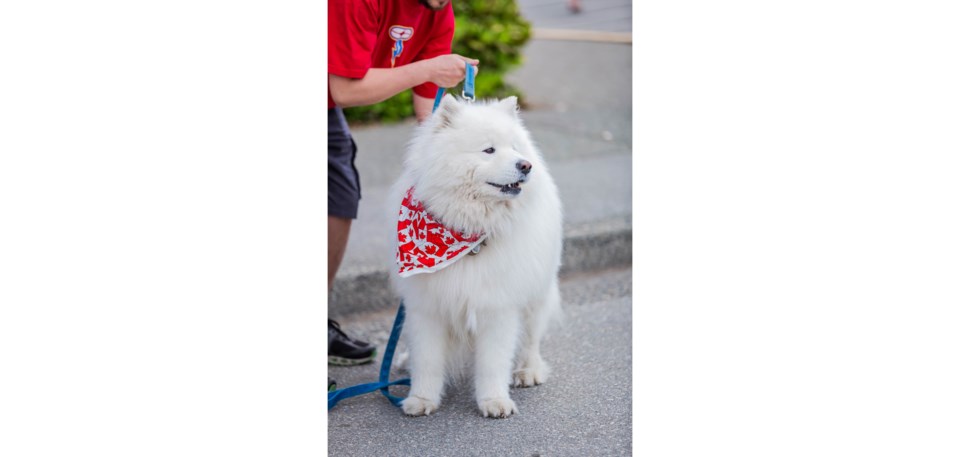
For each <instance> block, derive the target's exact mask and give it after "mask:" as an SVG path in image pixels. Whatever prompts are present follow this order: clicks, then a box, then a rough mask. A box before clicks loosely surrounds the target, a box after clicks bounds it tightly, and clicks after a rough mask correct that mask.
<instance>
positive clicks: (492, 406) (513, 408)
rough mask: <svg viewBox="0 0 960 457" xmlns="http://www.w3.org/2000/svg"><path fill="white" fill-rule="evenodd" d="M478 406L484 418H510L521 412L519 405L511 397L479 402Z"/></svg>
mask: <svg viewBox="0 0 960 457" xmlns="http://www.w3.org/2000/svg"><path fill="white" fill-rule="evenodd" d="M477 404H478V405H479V406H480V412H482V413H483V417H510V415H511V414H513V413H517V412H519V411H517V404H516V403H514V402H513V400H511V399H510V398H509V397H501V398H488V399H483V400H478V401H477Z"/></svg>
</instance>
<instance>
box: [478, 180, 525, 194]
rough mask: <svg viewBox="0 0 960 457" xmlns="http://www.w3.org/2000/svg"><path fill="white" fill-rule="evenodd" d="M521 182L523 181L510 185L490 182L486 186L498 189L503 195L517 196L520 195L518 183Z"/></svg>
mask: <svg viewBox="0 0 960 457" xmlns="http://www.w3.org/2000/svg"><path fill="white" fill-rule="evenodd" d="M522 182H523V181H517V182H515V183H510V184H494V183H492V182H487V184H490V185H491V186H493V187H496V188H498V189H500V192H503V193H505V194H509V195H517V194H519V193H520V190H521V189H520V183H522Z"/></svg>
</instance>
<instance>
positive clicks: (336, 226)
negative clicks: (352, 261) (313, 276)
mask: <svg viewBox="0 0 960 457" xmlns="http://www.w3.org/2000/svg"><path fill="white" fill-rule="evenodd" d="M351 222H353V220H352V219H347V218H343V217H337V216H327V291H328V292H329V291H330V289H332V288H333V278H334V277H336V276H337V270H339V269H340V262H342V261H343V254H344V252H346V251H347V239H348V238H350V223H351Z"/></svg>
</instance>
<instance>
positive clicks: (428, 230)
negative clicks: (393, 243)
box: [397, 187, 485, 278]
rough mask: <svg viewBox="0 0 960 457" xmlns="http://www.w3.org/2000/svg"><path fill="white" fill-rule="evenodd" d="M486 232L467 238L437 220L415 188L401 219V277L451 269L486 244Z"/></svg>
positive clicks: (407, 198) (399, 239)
mask: <svg viewBox="0 0 960 457" xmlns="http://www.w3.org/2000/svg"><path fill="white" fill-rule="evenodd" d="M484 238H485V236H484V234H483V233H478V234H475V235H470V236H464V235H463V234H461V233H460V232H457V231H456V230H453V229H451V228H448V227H446V226H444V225H443V224H441V223H440V222H439V221H437V220H436V219H434V218H433V216H431V215H430V213H428V212H427V211H426V210H425V209H424V208H423V202H421V201H420V200H417V199H416V198H414V197H413V187H411V188H410V189H409V190H407V196H406V197H404V199H403V204H402V205H401V206H400V215H399V219H398V220H397V264H398V265H400V271H399V273H400V277H401V278H406V277H407V276H412V275H415V274H419V273H433V272H435V271H437V270H440V269H442V268H445V267H448V266H450V264H452V263H453V262H456V261H457V260H460V259H461V258H462V257H463V256H465V255H467V254H469V253H470V251H471V250H472V249H473V248H475V247H476V246H478V245H479V244H480V243H482V242H483V239H484Z"/></svg>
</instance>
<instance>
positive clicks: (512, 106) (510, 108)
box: [497, 95, 520, 116]
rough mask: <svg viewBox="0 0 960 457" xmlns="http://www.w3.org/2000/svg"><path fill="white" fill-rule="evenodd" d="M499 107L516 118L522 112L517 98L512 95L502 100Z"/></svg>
mask: <svg viewBox="0 0 960 457" xmlns="http://www.w3.org/2000/svg"><path fill="white" fill-rule="evenodd" d="M497 107H499V108H500V109H502V110H504V111H506V112H508V113H510V114H512V115H514V116H516V115H517V112H519V111H520V107H519V106H517V97H514V96H512V95H511V96H509V97H507V98H505V99H503V100H500V103H498V104H497Z"/></svg>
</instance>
